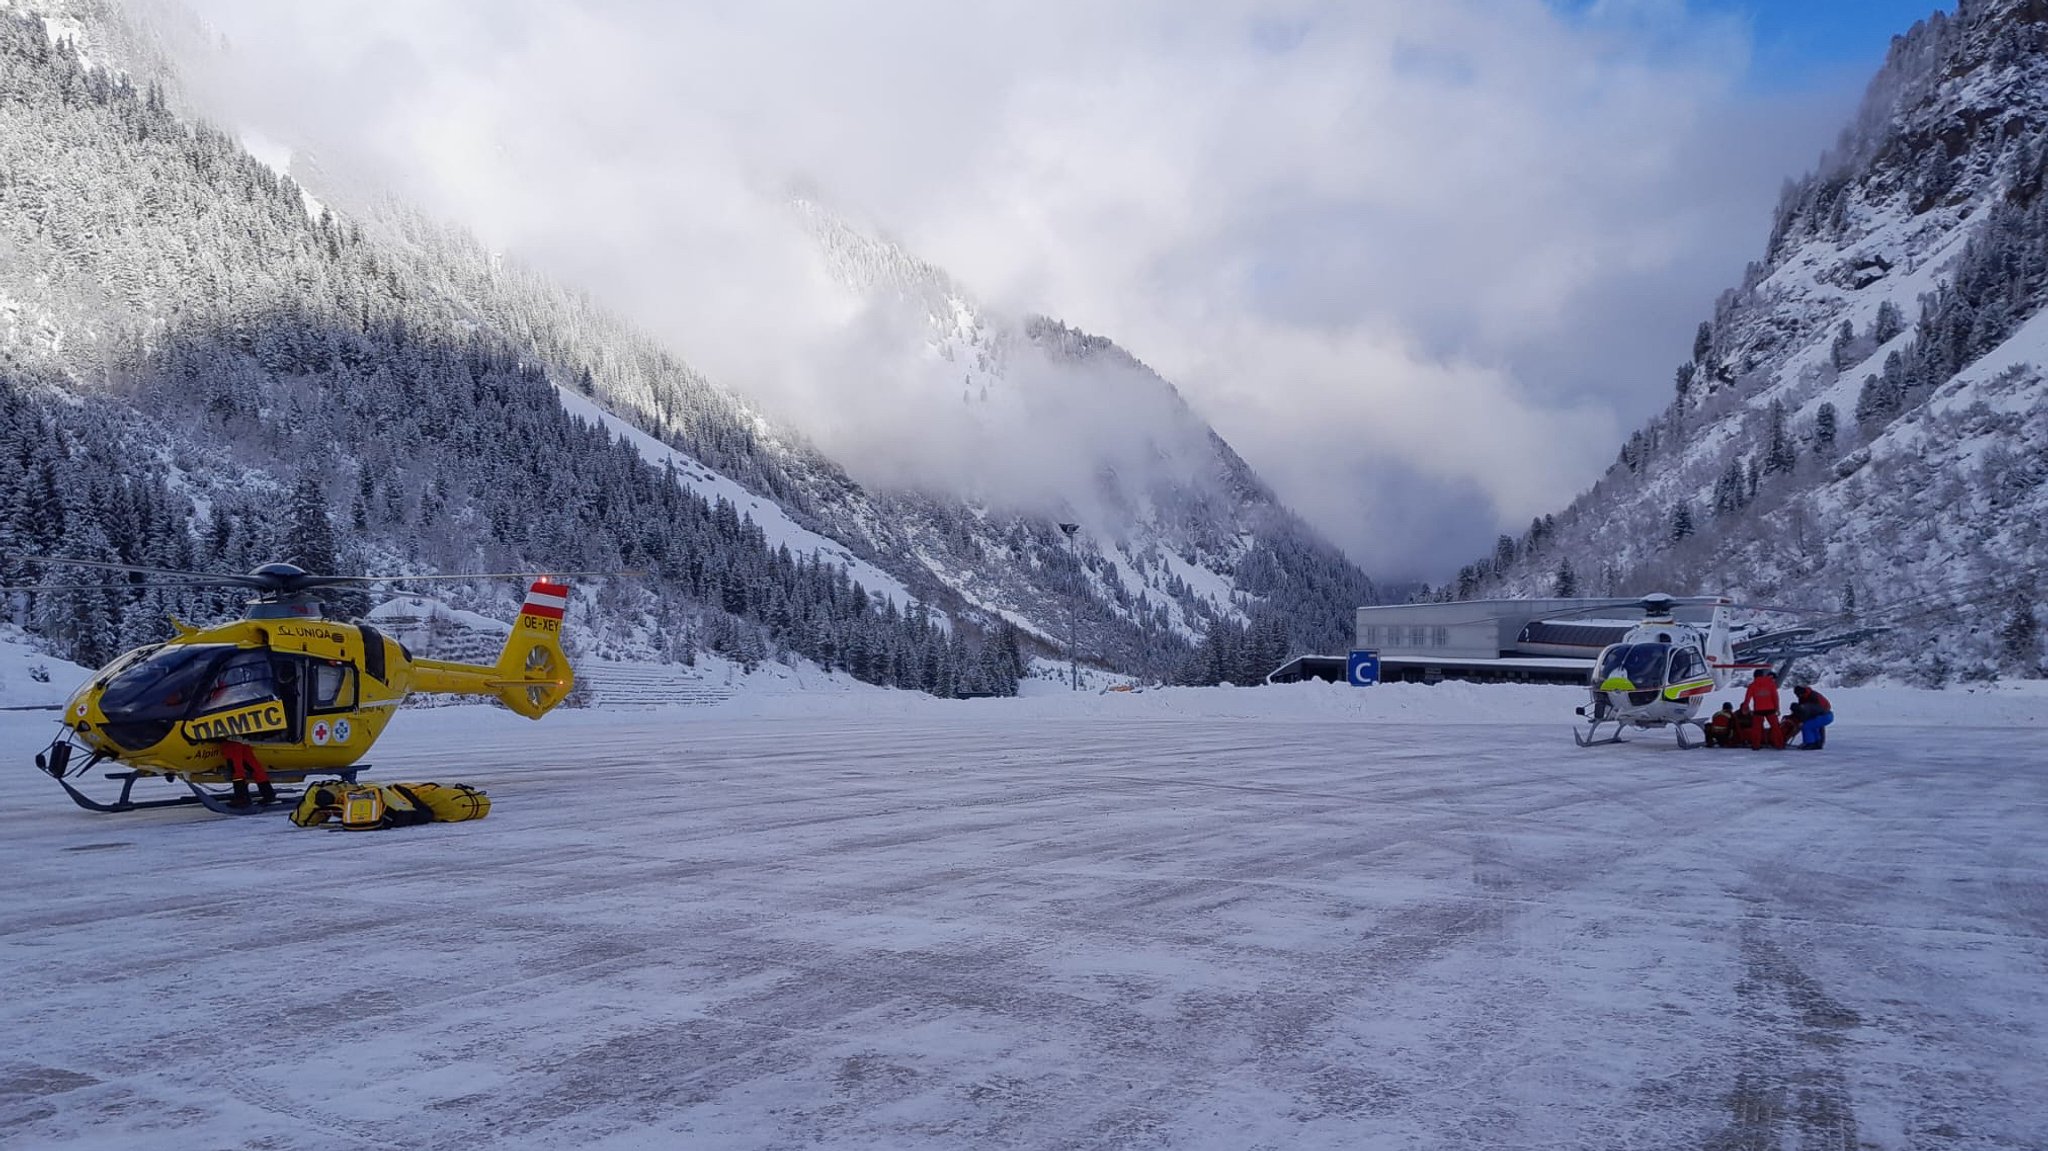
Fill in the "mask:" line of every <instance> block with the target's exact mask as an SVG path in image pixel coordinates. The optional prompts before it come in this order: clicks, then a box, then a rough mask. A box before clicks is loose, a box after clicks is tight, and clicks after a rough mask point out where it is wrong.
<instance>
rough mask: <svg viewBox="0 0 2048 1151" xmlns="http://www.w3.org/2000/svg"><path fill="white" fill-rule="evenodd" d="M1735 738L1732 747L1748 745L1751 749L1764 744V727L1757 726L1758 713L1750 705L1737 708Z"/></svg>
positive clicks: (1730, 744) (1731, 743)
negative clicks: (1750, 708)
mask: <svg viewBox="0 0 2048 1151" xmlns="http://www.w3.org/2000/svg"><path fill="white" fill-rule="evenodd" d="M1734 735H1735V738H1734V740H1733V741H1732V742H1730V743H1729V745H1728V746H1730V747H1737V746H1740V747H1747V748H1749V749H1751V750H1755V749H1756V748H1759V747H1762V746H1763V729H1762V728H1760V727H1758V726H1757V723H1756V713H1755V712H1753V711H1751V710H1749V708H1748V707H1746V706H1745V707H1739V708H1737V709H1735V733H1734Z"/></svg>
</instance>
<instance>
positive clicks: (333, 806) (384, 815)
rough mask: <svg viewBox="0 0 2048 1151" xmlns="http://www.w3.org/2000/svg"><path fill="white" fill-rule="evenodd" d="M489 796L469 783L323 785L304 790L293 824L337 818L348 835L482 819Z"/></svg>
mask: <svg viewBox="0 0 2048 1151" xmlns="http://www.w3.org/2000/svg"><path fill="white" fill-rule="evenodd" d="M490 811H491V797H490V796H488V795H485V794H484V793H483V792H481V791H478V790H477V789H476V788H473V787H471V786H469V785H468V784H466V783H457V784H451V785H444V784H439V783H385V784H368V783H361V784H358V783H321V784H315V785H314V786H312V787H309V788H307V789H306V794H305V795H303V796H301V797H300V798H299V806H298V807H297V809H295V810H294V811H293V812H292V816H291V818H292V822H293V823H295V824H297V825H298V826H300V827H314V826H317V825H319V824H323V823H326V822H328V821H329V820H334V821H336V822H338V823H339V824H340V825H341V827H342V828H343V829H344V830H347V831H375V830H378V829H381V828H386V827H411V826H413V825H415V824H420V823H460V822H462V821H464V820H470V819H482V818H483V817H484V816H486V815H489V814H490Z"/></svg>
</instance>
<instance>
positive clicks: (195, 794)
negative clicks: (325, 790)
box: [57, 763, 370, 815]
mask: <svg viewBox="0 0 2048 1151" xmlns="http://www.w3.org/2000/svg"><path fill="white" fill-rule="evenodd" d="M368 766H370V765H369V764H367V763H358V764H355V765H353V766H350V767H343V768H336V769H333V770H332V771H322V772H319V773H318V774H321V775H334V776H336V777H338V778H339V779H340V780H341V782H343V783H354V782H355V781H356V773H357V772H359V771H361V770H363V769H364V768H366V767H368ZM279 774H281V773H279V772H275V771H273V772H272V773H271V775H272V777H273V778H274V777H276V776H278V775H279ZM290 774H291V775H292V776H293V777H294V778H291V779H289V780H286V782H289V783H303V782H304V781H305V775H306V773H302V772H293V773H290ZM106 778H107V779H109V780H118V781H120V784H121V794H120V795H119V796H118V797H117V798H116V799H114V801H113V802H111V803H107V802H103V801H101V800H97V799H94V798H93V797H92V796H89V795H87V794H85V793H84V792H82V791H80V790H78V789H77V788H76V787H73V786H72V785H71V781H70V780H68V779H64V778H61V777H60V778H59V779H58V780H57V784H58V786H60V787H62V788H63V789H64V790H65V792H66V793H67V794H69V795H70V796H71V800H72V802H73V803H76V804H77V805H78V806H80V807H82V808H84V809H86V810H87V811H99V812H107V813H110V814H111V813H116V812H123V811H148V810H149V809H151V808H156V807H192V806H195V805H196V806H201V807H204V808H206V810H208V811H211V812H214V813H216V814H219V815H255V814H258V813H261V812H265V811H290V810H291V809H292V808H293V807H295V806H297V804H298V802H299V797H300V796H301V795H303V794H304V793H305V792H304V788H300V789H298V790H295V791H279V792H277V793H276V796H275V798H273V799H271V801H270V802H268V803H261V802H256V801H254V800H252V801H251V802H250V803H248V804H247V805H245V806H242V807H237V806H235V805H234V803H233V802H231V800H230V798H229V796H228V795H226V794H223V793H221V792H217V791H209V790H207V789H206V788H204V787H201V786H199V785H198V784H196V783H193V782H192V781H191V780H189V779H187V780H183V781H182V782H183V783H184V784H185V786H186V788H188V789H189V790H190V792H191V794H189V795H174V796H171V797H169V798H167V799H134V798H131V795H132V793H133V792H134V791H135V781H136V780H138V779H147V778H152V774H151V773H149V772H141V771H119V772H108V773H107V775H106ZM154 778H162V777H161V776H156V777H154Z"/></svg>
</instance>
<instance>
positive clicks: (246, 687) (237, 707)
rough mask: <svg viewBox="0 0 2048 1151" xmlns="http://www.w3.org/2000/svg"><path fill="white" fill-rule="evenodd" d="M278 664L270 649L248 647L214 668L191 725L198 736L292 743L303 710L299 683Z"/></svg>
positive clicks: (192, 734) (190, 732)
mask: <svg viewBox="0 0 2048 1151" xmlns="http://www.w3.org/2000/svg"><path fill="white" fill-rule="evenodd" d="M280 671H281V669H280V668H278V667H276V666H274V665H273V661H272V657H271V654H270V650H269V649H268V648H260V647H254V648H242V649H239V650H237V651H235V652H234V654H232V655H230V656H228V657H227V658H226V659H225V660H222V661H221V662H220V663H218V664H217V665H216V666H215V668H214V673H213V678H212V679H210V680H209V681H207V684H206V687H205V689H204V690H202V691H201V692H200V694H199V698H198V700H197V701H196V702H195V704H194V706H193V708H192V715H191V718H190V719H188V720H187V721H186V723H185V728H186V733H187V735H188V736H190V737H191V738H193V739H195V740H219V739H233V740H237V741H240V742H243V743H291V742H296V740H297V739H298V730H299V721H300V718H301V716H302V715H303V709H301V708H300V707H299V706H298V702H297V700H296V698H295V697H296V694H297V693H296V691H295V688H296V684H295V683H293V682H292V681H291V679H290V678H289V677H287V676H285V675H281V674H280Z"/></svg>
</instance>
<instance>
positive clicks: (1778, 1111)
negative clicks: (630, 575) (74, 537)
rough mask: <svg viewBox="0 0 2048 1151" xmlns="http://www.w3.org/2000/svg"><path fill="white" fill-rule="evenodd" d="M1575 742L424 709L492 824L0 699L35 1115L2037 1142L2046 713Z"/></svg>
mask: <svg viewBox="0 0 2048 1151" xmlns="http://www.w3.org/2000/svg"><path fill="white" fill-rule="evenodd" d="M2042 687H2043V685H2041V684H2026V685H2019V686H2017V687H2013V688H2001V689H1996V690H1990V691H1982V692H1974V693H1965V692H1960V691H1950V692H1944V693H1920V692H1911V691H1905V690H1886V689H1861V690H1855V691H1850V690H1844V691H1840V692H1837V693H1834V695H1835V702H1836V704H1837V706H1838V711H1839V713H1840V715H1841V721H1840V723H1839V724H1838V725H1837V726H1836V727H1835V728H1834V729H1833V732H1832V734H1831V738H1830V740H1829V744H1828V747H1827V750H1825V751H1824V752H1821V753H1819V754H1801V753H1796V752H1782V753H1769V752H1748V751H1733V752H1721V751H1714V752H1708V751H1695V752H1680V751H1677V750H1675V749H1674V748H1673V747H1672V746H1671V744H1670V742H1669V740H1668V737H1664V738H1658V737H1652V736H1648V735H1646V736H1644V737H1643V738H1641V740H1640V741H1639V742H1637V743H1635V744H1633V745H1630V746H1625V747H1615V748H1604V749H1598V750H1593V751H1581V750H1579V749H1578V748H1576V747H1574V746H1572V743H1571V741H1570V738H1569V736H1568V733H1567V730H1566V723H1567V718H1568V712H1569V709H1570V707H1571V705H1572V704H1573V702H1574V693H1573V692H1572V691H1570V690H1569V689H1550V688H1499V687H1476V686H1470V685H1457V684H1449V685H1442V686H1439V687H1434V688H1431V687H1421V686H1407V685H1388V686H1383V687H1378V688H1372V689H1351V688H1345V687H1337V686H1329V685H1320V684H1315V685H1299V686H1295V687H1288V688H1258V689H1240V690H1228V689H1199V690H1192V689H1190V690H1165V691H1148V692H1145V693H1142V694H1116V695H1099V694H1082V693H1057V692H1041V693H1038V694H1034V695H1033V696H1031V697H1028V698H1024V699H1015V700H975V701H960V702H947V701H937V700H930V699H926V698H923V697H919V696H915V695H910V694H906V693H899V692H882V691H860V692H841V693H836V694H823V693H810V692H799V691H787V692H782V693H768V692H750V693H746V694H743V695H741V696H739V697H737V698H735V699H733V700H731V701H728V702H727V703H724V704H721V705H718V706H709V707H699V708H677V709H669V710H661V711H634V712H603V711H587V712H576V713H558V714H556V715H553V716H550V717H548V718H547V719H545V720H543V721H542V722H540V723H538V724H533V723H528V722H526V721H524V720H519V719H516V718H514V717H512V716H510V715H509V714H508V713H504V712H501V711H496V710H492V709H487V708H444V709H439V710H434V711H426V712H419V713H414V714H410V715H407V716H404V717H401V720H400V722H399V723H398V724H397V725H396V726H395V727H394V729H393V732H392V734H391V735H390V736H388V737H387V739H386V741H385V743H384V744H383V745H382V746H380V747H379V748H378V755H377V756H376V758H377V761H378V763H379V764H380V765H382V767H381V768H380V770H379V771H378V772H377V773H376V774H378V775H381V776H383V777H385V778H398V779H405V778H412V779H424V778H434V779H441V780H444V781H448V780H466V781H469V782H473V783H476V784H479V785H482V786H484V787H486V788H487V789H489V791H490V792H491V794H492V797H493V799H494V801H495V804H496V808H495V810H494V811H493V813H492V815H491V817H490V818H489V819H487V820H485V821H483V822H481V823H475V824H465V825H454V826H440V827H432V826H430V827H424V828H414V829H410V830H404V831H390V832H382V833H372V834H360V835H358V834H349V833H345V832H330V831H326V830H317V829H315V830H300V829H296V828H293V827H291V826H290V825H289V824H288V823H286V822H285V820H283V819H282V818H279V817H248V818H241V819H234V818H220V817H215V816H211V815H206V814H187V813H184V812H172V813H140V814H133V815H128V816H96V815H89V814H87V813H85V812H83V811H80V810H78V809H76V808H74V807H73V806H71V804H70V803H69V802H68V801H67V800H66V799H65V798H64V797H63V795H62V794H61V793H60V792H59V791H58V790H57V788H56V787H55V786H54V785H53V784H51V783H50V781H48V780H46V779H43V778H42V777H40V776H39V775H37V774H36V773H35V772H34V771H33V770H32V769H30V767H29V766H28V762H27V761H28V759H29V756H30V755H31V753H32V752H33V750H34V749H35V746H36V745H37V744H39V743H40V742H41V741H42V740H43V739H44V738H45V736H46V733H47V731H48V730H49V727H50V725H51V721H52V718H53V717H51V716H50V715H49V714H47V713H4V714H0V875H4V876H5V877H6V882H5V884H4V885H0V986H4V987H5V989H6V993H5V994H4V995H0V1037H4V1040H0V1145H4V1146H6V1147H10V1148H12V1147H22V1148H86V1147H91V1148H135V1149H144V1148H147V1149H158V1148H226V1147H267V1148H337V1149H339V1148H351V1149H353V1148H364V1147H377V1148H383V1147H389V1148H465V1149H466V1148H473V1147H491V1148H572V1147H573V1148H606V1149H623V1148H682V1147H687V1148H768V1147H803V1146H832V1147H862V1148H877V1149H882V1148H887V1149H903V1148H970V1147H972V1148H980V1147H1029V1148H1039V1147H1085V1148H1116V1147H1133V1148H1135V1147H1174V1148H1179V1147H1199V1148H1219V1149H1223V1148H1227V1149H1231V1151H1239V1149H1244V1148H1256V1147H1264V1148H1347V1149H1350V1148H1395V1147H1399V1148H1479V1147H1484V1148H1555V1147H1589V1148H1609V1147H1636V1148H1660V1149H1661V1148H1680V1147H1728V1148H1735V1147H1743V1148H1750V1147H1754V1148H1765V1147H1773V1148H1775V1147H1785V1148H1791V1147H1830V1148H1907V1147H1925V1146H1940V1147H1944V1148H1991V1147H1999V1148H2020V1147H2040V1146H2042V1145H2043V1142H2042V1140H2043V1136H2042V1133H2043V1132H2044V1131H2048V1099H2044V1097H2043V1095H2042V1093H2041V1091H2040V1082H2041V1068H2042V1067H2043V1066H2044V1065H2048V970H2044V969H2048V735H2044V733H2043V724H2044V722H2048V692H2044V691H2043V690H2041V688H2042Z"/></svg>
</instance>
